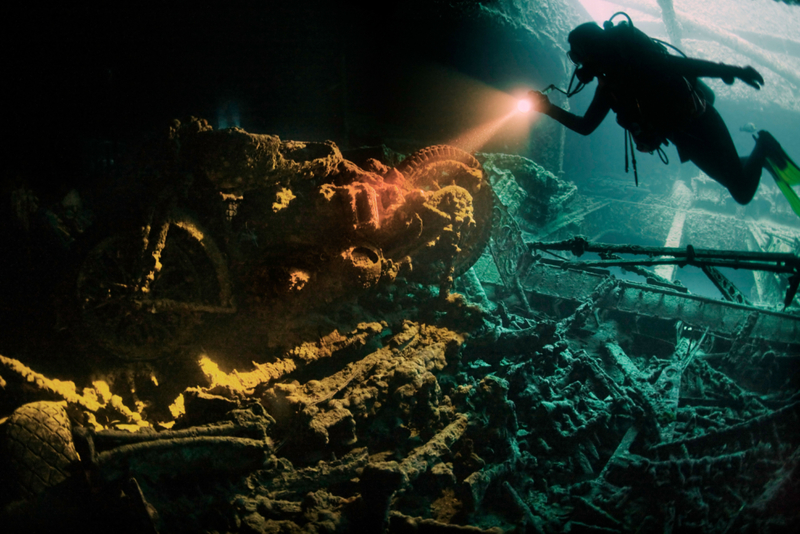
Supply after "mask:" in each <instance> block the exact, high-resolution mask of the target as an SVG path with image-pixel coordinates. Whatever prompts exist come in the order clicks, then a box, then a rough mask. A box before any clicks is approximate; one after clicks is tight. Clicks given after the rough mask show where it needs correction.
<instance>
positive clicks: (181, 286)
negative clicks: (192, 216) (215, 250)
mask: <svg viewBox="0 0 800 534" xmlns="http://www.w3.org/2000/svg"><path fill="white" fill-rule="evenodd" d="M151 261H152V260H151ZM159 263H160V268H158V269H156V272H155V273H154V278H153V280H152V282H150V284H149V287H148V288H147V289H146V290H143V289H141V286H142V281H141V278H142V273H143V272H144V270H145V269H144V268H143V260H142V240H141V238H137V237H136V236H126V235H116V236H112V237H109V238H107V239H105V240H103V241H101V242H100V243H99V244H98V245H97V246H96V247H95V248H94V249H93V250H92V251H91V252H90V253H89V255H88V257H87V258H86V260H85V261H84V263H83V265H82V266H81V268H80V271H79V273H78V279H77V293H78V304H79V310H80V314H81V319H82V322H83V325H84V326H85V328H86V330H87V331H88V334H89V336H90V337H91V338H92V339H93V340H94V341H96V342H97V343H98V344H99V345H100V346H101V347H103V348H105V349H107V350H108V351H110V352H111V353H112V354H114V355H115V356H118V357H120V358H123V359H126V360H152V359H157V358H162V357H164V356H168V355H172V354H175V353H176V352H177V351H179V350H180V349H181V348H182V347H186V346H187V345H189V344H191V342H192V340H193V338H194V336H195V333H196V329H197V326H198V325H199V324H200V322H201V320H202V315H203V313H204V312H208V311H217V310H215V308H222V307H221V306H219V299H220V293H221V292H220V281H219V277H218V273H217V272H216V268H215V267H216V266H215V265H213V263H212V262H210V261H209V257H208V254H207V251H206V250H204V248H203V246H202V245H201V243H200V242H199V241H198V240H197V238H196V236H193V235H192V233H191V232H188V231H186V230H185V229H183V228H181V227H179V226H176V225H171V226H170V229H169V233H168V235H167V238H166V241H165V242H164V247H163V250H162V251H161V256H160V259H159Z"/></svg>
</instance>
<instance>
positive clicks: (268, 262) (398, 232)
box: [77, 121, 492, 360]
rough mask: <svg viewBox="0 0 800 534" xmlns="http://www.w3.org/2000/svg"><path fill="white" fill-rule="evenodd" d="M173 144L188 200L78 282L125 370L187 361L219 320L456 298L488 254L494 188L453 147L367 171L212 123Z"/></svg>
mask: <svg viewBox="0 0 800 534" xmlns="http://www.w3.org/2000/svg"><path fill="white" fill-rule="evenodd" d="M172 136H173V141H174V145H175V146H176V147H179V149H176V152H177V153H178V156H176V158H175V162H176V163H174V164H173V165H171V168H170V170H169V172H165V173H164V175H165V176H176V175H177V176H181V177H183V178H181V179H179V180H173V182H174V183H181V184H184V186H185V187H177V186H174V185H172V186H170V187H165V189H164V191H162V192H161V193H160V194H158V195H155V196H156V197H157V200H156V201H155V202H153V203H152V204H153V205H152V207H151V208H150V209H149V211H148V213H147V214H146V216H145V217H144V218H145V219H146V220H145V222H144V224H143V225H142V226H141V228H138V229H137V230H136V231H127V232H120V233H116V234H114V235H111V236H109V237H107V238H105V239H103V240H102V241H100V242H99V243H98V244H97V245H96V246H95V247H94V248H93V249H92V250H91V251H90V252H89V254H88V255H87V257H86V259H85V261H84V262H83V264H82V265H81V267H80V268H79V271H78V274H77V308H78V313H77V315H78V316H79V319H80V322H81V324H82V328H83V330H84V331H85V332H86V333H87V334H88V335H89V336H90V337H91V338H92V339H93V340H94V341H95V342H96V343H98V344H99V345H100V346H102V347H104V348H105V349H107V350H108V351H110V352H111V353H113V354H114V355H116V356H118V357H120V358H123V359H126V360H147V359H155V358H161V357H164V356H167V355H169V354H174V353H175V351H176V350H178V349H180V347H182V346H185V345H186V344H187V343H190V342H191V341H192V339H194V338H195V337H196V331H197V326H198V325H200V324H202V323H203V322H204V321H205V320H206V319H207V318H208V316H210V315H230V314H251V315H252V314H257V315H259V316H264V317H267V316H270V315H272V316H282V315H285V314H288V313H302V311H303V310H305V309H310V308H313V307H314V306H318V305H320V304H325V303H331V302H335V301H337V299H343V298H347V297H351V296H353V295H358V294H360V293H362V292H364V291H368V290H370V289H372V288H375V287H377V286H379V285H382V284H391V283H392V282H393V281H394V280H395V279H396V277H398V276H402V277H404V278H406V279H408V280H411V281H414V282H417V283H423V284H437V283H439V284H444V286H446V285H447V281H448V280H452V277H453V276H457V275H459V274H461V273H463V272H464V271H466V270H467V269H469V267H470V266H471V265H472V264H473V263H474V262H475V261H476V260H477V258H478V257H479V256H480V254H481V253H482V251H483V249H484V247H485V246H486V244H487V242H488V240H489V236H490V232H491V220H492V192H491V190H490V186H489V183H488V181H487V179H486V176H485V174H484V172H483V170H482V168H481V165H480V164H479V162H478V161H477V160H476V159H475V158H474V157H473V156H471V155H470V154H468V153H466V152H464V151H461V150H459V149H456V148H454V147H450V146H445V145H439V146H433V147H429V148H425V149H423V150H420V151H418V152H416V153H413V154H411V155H409V156H408V157H406V158H405V159H404V160H402V161H401V162H400V163H399V164H398V165H396V166H394V167H388V166H386V165H384V164H382V163H380V162H378V161H377V160H374V159H373V160H369V161H368V163H366V164H363V168H362V166H358V165H356V164H355V163H353V162H351V161H349V160H347V159H345V158H344V157H343V156H342V154H341V151H340V150H339V149H338V147H337V146H336V145H335V144H333V143H332V142H324V143H306V142H296V141H281V140H280V139H279V138H278V137H276V136H270V135H260V134H251V133H248V132H245V131H244V130H241V129H238V128H233V129H227V130H219V131H215V130H212V129H211V128H210V127H208V126H207V124H205V123H204V121H195V122H193V123H191V124H185V125H181V126H180V127H178V126H176V128H175V129H174V130H173V133H172ZM187 177H188V178H187ZM186 184H191V185H188V186H186Z"/></svg>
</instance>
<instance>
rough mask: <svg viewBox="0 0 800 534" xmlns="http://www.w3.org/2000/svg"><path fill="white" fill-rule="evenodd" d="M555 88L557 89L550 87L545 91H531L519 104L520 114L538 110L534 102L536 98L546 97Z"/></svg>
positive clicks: (553, 86)
mask: <svg viewBox="0 0 800 534" xmlns="http://www.w3.org/2000/svg"><path fill="white" fill-rule="evenodd" d="M555 88H556V86H555V85H548V86H547V88H545V89H544V90H543V91H531V92H530V93H528V94H527V95H526V96H525V98H523V99H521V100H519V101H518V102H517V111H519V112H520V113H527V112H529V111H530V110H532V109H536V106H535V105H534V102H535V100H536V98H535V97H537V96H545V95H547V94H548V93H550V91H552V90H553V89H555ZM537 111H538V110H537Z"/></svg>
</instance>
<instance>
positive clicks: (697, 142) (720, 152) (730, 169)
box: [675, 105, 764, 204]
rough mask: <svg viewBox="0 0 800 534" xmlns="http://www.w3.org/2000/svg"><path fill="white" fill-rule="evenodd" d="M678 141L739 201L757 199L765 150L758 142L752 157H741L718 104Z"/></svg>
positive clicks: (708, 109)
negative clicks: (760, 147) (754, 196)
mask: <svg viewBox="0 0 800 534" xmlns="http://www.w3.org/2000/svg"><path fill="white" fill-rule="evenodd" d="M675 141H677V142H680V143H681V144H682V147H681V148H682V150H683V151H684V152H685V153H686V155H687V156H688V158H689V159H690V160H691V161H692V162H693V163H694V164H695V165H697V166H698V167H699V168H700V170H702V171H703V172H704V173H706V174H707V175H708V176H710V177H711V178H713V179H714V180H716V181H717V182H719V183H720V184H722V185H724V186H725V187H726V188H727V189H728V191H729V192H730V194H731V196H732V197H733V199H734V200H736V202H738V203H739V204H747V203H748V202H750V201H751V200H752V199H753V195H755V194H756V189H758V183H759V181H760V180H761V167H762V166H763V164H764V156H763V154H762V153H761V152H762V151H761V150H760V149H759V146H758V144H756V149H755V150H753V153H752V154H751V155H750V157H748V158H746V160H745V158H741V159H740V158H739V154H738V153H737V152H736V147H735V146H734V145H733V139H732V138H731V134H730V132H729V131H728V127H727V126H726V125H725V122H724V121H723V120H722V117H720V115H719V113H718V112H717V110H716V109H714V106H711V105H709V106H708V107H707V108H706V111H705V113H703V115H701V116H700V117H698V118H697V119H695V120H694V121H692V124H691V125H690V127H689V128H688V129H686V130H684V131H683V132H681V134H680V137H679V138H676V139H675ZM676 144H677V143H676Z"/></svg>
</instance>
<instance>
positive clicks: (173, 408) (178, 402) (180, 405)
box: [169, 393, 186, 419]
mask: <svg viewBox="0 0 800 534" xmlns="http://www.w3.org/2000/svg"><path fill="white" fill-rule="evenodd" d="M169 413H171V414H172V417H173V419H177V418H178V417H180V416H182V415H184V414H185V413H186V406H185V405H184V401H183V393H181V394H180V395H178V398H177V399H175V402H173V403H172V404H170V406H169Z"/></svg>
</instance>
